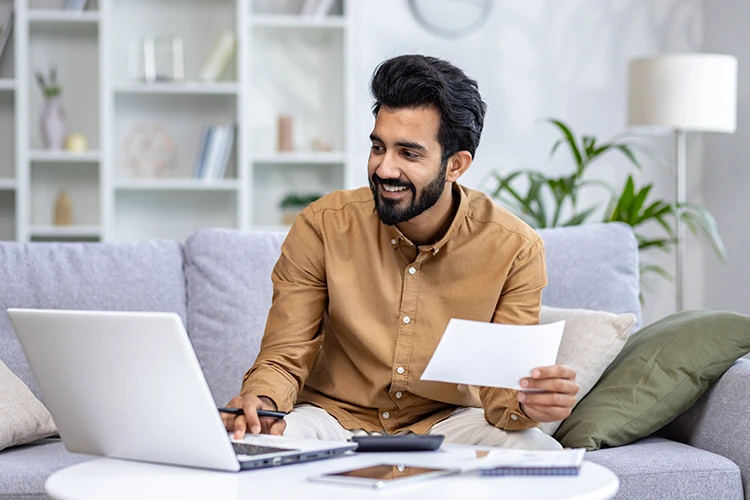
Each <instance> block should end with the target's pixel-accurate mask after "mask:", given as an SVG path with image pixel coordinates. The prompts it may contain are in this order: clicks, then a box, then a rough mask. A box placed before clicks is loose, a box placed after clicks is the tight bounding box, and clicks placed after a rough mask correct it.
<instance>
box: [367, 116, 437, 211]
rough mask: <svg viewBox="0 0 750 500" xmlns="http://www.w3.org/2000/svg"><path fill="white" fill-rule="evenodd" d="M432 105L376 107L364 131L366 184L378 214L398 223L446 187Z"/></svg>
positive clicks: (427, 205)
mask: <svg viewBox="0 0 750 500" xmlns="http://www.w3.org/2000/svg"><path fill="white" fill-rule="evenodd" d="M439 127H440V114H439V113H438V111H437V110H436V109H435V108H431V107H422V108H405V109H388V108H380V110H379V111H378V116H377V117H376V118H375V128H374V130H373V131H372V134H370V140H371V141H372V147H371V149H370V158H369V160H368V163H367V172H368V176H369V178H370V189H372V195H373V197H374V198H375V208H376V209H377V211H378V215H379V216H380V219H381V220H382V221H383V222H384V223H385V224H388V225H395V224H400V223H402V222H406V221H408V220H410V219H413V218H414V217H416V216H418V215H419V214H421V213H422V212H424V211H426V210H428V209H430V208H431V207H432V206H433V205H435V203H437V201H438V200H439V199H440V197H441V196H442V195H443V193H444V192H445V190H446V184H445V175H446V165H441V161H440V159H441V148H440V144H439V143H438V139H437V137H438V129H439Z"/></svg>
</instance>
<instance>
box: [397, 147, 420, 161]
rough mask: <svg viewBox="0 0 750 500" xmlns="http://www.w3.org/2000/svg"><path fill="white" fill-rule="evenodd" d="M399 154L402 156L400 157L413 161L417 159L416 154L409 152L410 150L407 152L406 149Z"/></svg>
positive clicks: (417, 155)
mask: <svg viewBox="0 0 750 500" xmlns="http://www.w3.org/2000/svg"><path fill="white" fill-rule="evenodd" d="M401 154H402V155H404V156H405V157H407V158H412V159H414V158H419V154H418V153H415V152H414V151H410V150H408V149H404V150H403V151H402V152H401Z"/></svg>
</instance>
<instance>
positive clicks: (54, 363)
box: [8, 309, 356, 471]
mask: <svg viewBox="0 0 750 500" xmlns="http://www.w3.org/2000/svg"><path fill="white" fill-rule="evenodd" d="M8 315H9V316H10V321H11V323H12V324H13V328H14V329H15V331H16V335H17V336H18V338H19V340H20V341H21V345H22V346H23V350H24V352H25V353H26V357H27V358H28V360H29V364H30V365H31V369H32V370H33V372H34V375H35V376H36V379H37V381H38V383H39V386H40V388H41V391H42V395H43V396H44V403H45V405H46V406H47V408H48V409H49V411H50V413H51V414H52V417H53V418H54V420H55V423H56V424H57V428H58V432H59V433H60V437H61V438H62V440H63V443H65V447H66V448H67V449H68V451H71V452H74V453H85V454H89V455H100V456H106V457H112V458H122V459H128V460H138V461H145V462H155V463H163V464H175V465H185V466H190V467H200V468H206V469H218V470H226V471H237V470H240V469H255V468H260V467H269V466H275V465H283V464H290V463H295V462H303V461H309V460H317V459H321V458H328V457H332V456H336V455H340V454H343V453H344V452H346V451H348V450H352V449H354V448H356V444H354V443H350V442H347V441H337V442H332V441H312V440H297V439H290V438H285V437H280V436H266V435H263V436H253V435H248V436H247V437H246V438H245V439H243V440H241V441H234V440H233V439H231V437H230V435H229V434H228V433H227V431H226V430H225V428H224V424H223V423H222V420H221V417H220V416H219V412H218V411H217V408H216V405H215V403H214V400H213V397H212V396H211V392H210V390H209V388H208V384H207V382H206V379H205V377H204V376H203V371H202V370H201V368H200V365H199V363H198V358H197V357H196V355H195V352H194V351H193V347H192V345H191V343H190V340H189V339H188V336H187V332H186V331H185V328H184V327H183V324H182V320H181V319H180V317H179V316H178V315H177V314H174V313H141V312H98V311H58V310H38V309H8ZM231 355H236V353H232V352H231V351H227V356H231Z"/></svg>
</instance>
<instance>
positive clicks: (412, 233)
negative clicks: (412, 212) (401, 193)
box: [396, 183, 460, 246]
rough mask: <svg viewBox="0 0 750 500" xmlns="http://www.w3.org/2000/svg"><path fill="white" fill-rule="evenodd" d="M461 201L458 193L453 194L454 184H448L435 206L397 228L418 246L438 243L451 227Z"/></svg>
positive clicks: (398, 225)
mask: <svg viewBox="0 0 750 500" xmlns="http://www.w3.org/2000/svg"><path fill="white" fill-rule="evenodd" d="M459 199H460V198H459V195H458V193H454V192H453V183H448V184H446V185H445V190H444V191H443V194H442V196H440V199H439V200H438V202H437V203H435V205H433V206H432V207H430V208H429V209H428V210H425V211H424V212H422V213H421V214H419V215H418V216H416V217H414V218H413V219H410V220H408V221H406V222H402V223H401V224H397V225H396V227H397V228H398V229H399V231H401V232H402V233H403V234H404V236H406V237H407V238H409V240H411V242H412V243H414V244H415V245H417V246H424V245H432V244H434V243H437V242H438V241H440V238H442V237H443V236H445V233H446V232H448V228H450V227H451V223H452V222H453V218H454V217H455V216H456V211H457V210H458V204H459Z"/></svg>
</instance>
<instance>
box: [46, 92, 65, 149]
mask: <svg viewBox="0 0 750 500" xmlns="http://www.w3.org/2000/svg"><path fill="white" fill-rule="evenodd" d="M42 139H43V140H44V145H45V146H46V147H47V149H50V150H53V151H59V150H61V149H62V147H63V142H64V141H65V112H64V111H63V109H62V104H61V103H60V98H59V97H51V98H49V99H47V100H46V101H45V102H44V110H43V111H42Z"/></svg>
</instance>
